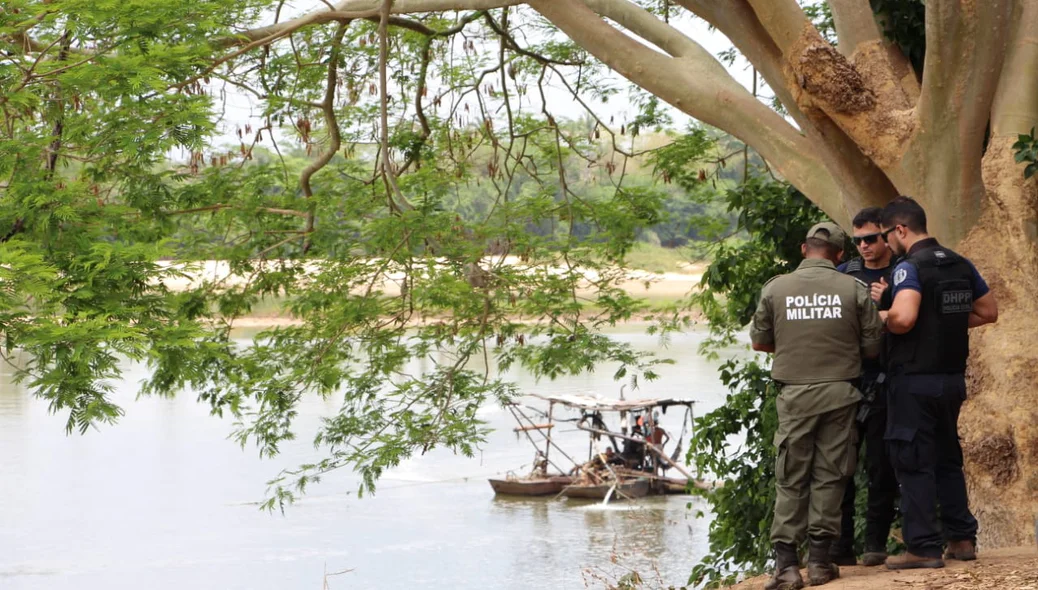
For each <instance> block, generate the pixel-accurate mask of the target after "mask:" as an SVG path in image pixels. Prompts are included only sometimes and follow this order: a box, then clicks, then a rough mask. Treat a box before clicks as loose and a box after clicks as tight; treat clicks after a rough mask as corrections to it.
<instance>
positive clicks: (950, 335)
mask: <svg viewBox="0 0 1038 590" xmlns="http://www.w3.org/2000/svg"><path fill="white" fill-rule="evenodd" d="M906 262H908V263H910V264H912V265H914V266H915V267H916V270H917V271H918V273H919V284H920V285H921V286H922V301H920V303H919V317H918V318H917V319H916V321H915V326H914V327H913V328H912V329H911V330H909V331H908V333H906V334H888V340H887V341H888V342H889V345H890V350H889V351H888V353H887V359H888V362H889V366H890V369H891V372H893V373H894V374H898V373H900V374H913V373H962V372H964V371H965V370H966V358H967V357H968V356H969V316H970V312H971V311H972V310H973V290H974V287H975V286H976V285H975V284H974V279H973V271H972V269H971V268H970V265H969V263H968V262H967V261H966V259H965V258H963V257H962V256H959V255H958V254H956V253H955V252H952V251H951V250H949V249H947V248H944V247H943V246H941V245H939V244H937V241H936V240H934V241H933V245H932V246H930V245H928V246H927V247H924V248H921V249H919V250H917V251H915V252H912V253H911V254H910V255H909V256H908V258H907V259H906Z"/></svg>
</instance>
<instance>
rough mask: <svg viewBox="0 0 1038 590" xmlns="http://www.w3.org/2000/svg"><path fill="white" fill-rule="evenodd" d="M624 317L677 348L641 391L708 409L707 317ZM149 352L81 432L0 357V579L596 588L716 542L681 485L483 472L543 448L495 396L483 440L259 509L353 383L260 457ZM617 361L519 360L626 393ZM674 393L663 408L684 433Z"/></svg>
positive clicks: (309, 406) (564, 432) (656, 344)
mask: <svg viewBox="0 0 1038 590" xmlns="http://www.w3.org/2000/svg"><path fill="white" fill-rule="evenodd" d="M614 335H615V336H616V337H617V338H619V339H622V340H624V341H627V342H630V343H631V344H632V345H634V346H635V347H636V348H637V349H639V350H652V351H655V352H657V353H659V354H660V355H661V356H665V357H668V358H672V359H675V360H676V361H677V363H676V364H675V365H668V366H663V367H662V368H661V369H660V371H659V372H660V374H661V378H660V379H659V380H658V381H656V382H653V383H650V384H643V385H642V388H641V389H640V390H638V391H635V392H632V391H629V390H628V391H627V392H626V397H627V398H628V399H631V398H635V397H660V396H672V395H676V396H689V397H693V398H695V399H697V400H700V403H699V404H698V405H697V406H696V413H697V414H701V413H702V412H705V411H708V410H710V409H712V408H714V407H716V406H717V404H719V403H721V401H722V400H723V398H724V389H723V387H722V386H721V385H720V383H719V382H718V379H717V370H716V367H717V362H715V361H710V360H707V359H706V358H704V357H701V356H699V355H698V354H697V346H698V345H699V343H700V342H701V341H702V339H703V337H704V336H705V334H704V333H703V332H701V331H692V332H689V333H686V334H682V335H677V336H674V337H672V338H671V339H670V341H669V342H668V343H667V346H666V347H664V346H661V343H660V341H659V339H658V338H657V337H655V336H650V335H647V334H645V333H644V331H643V330H642V329H641V328H638V327H632V326H628V327H624V328H620V329H617V330H615V331H614ZM145 371H146V369H145V368H144V367H142V366H128V367H127V373H126V375H125V379H124V380H123V381H122V382H121V383H119V384H117V394H116V395H117V398H118V399H120V400H121V401H123V402H124V409H125V410H126V415H125V416H124V417H123V418H122V419H121V420H120V421H119V423H118V424H116V425H115V426H103V427H101V428H100V430H99V431H91V432H88V433H87V434H86V435H83V436H81V435H79V434H73V435H70V436H66V435H65V432H64V419H65V417H64V416H55V415H50V414H49V413H48V411H47V405H46V403H45V402H43V401H40V400H38V399H35V398H33V397H32V396H31V395H30V394H29V393H28V392H27V391H26V389H25V388H24V387H22V386H18V385H14V384H12V383H11V375H10V369H9V367H3V368H0V503H2V510H0V588H2V589H4V590H26V589H37V588H39V589H48V590H63V589H76V590H94V589H97V590H101V589H104V590H116V589H123V588H126V589H131V588H132V589H135V590H137V589H142V588H147V589H150V590H187V589H199V588H201V589H209V588H212V589H220V590H228V589H237V588H241V589H246V588H247V589H253V590H255V589H311V590H321V589H322V588H323V587H324V586H323V585H324V583H325V581H327V587H328V588H330V589H332V590H338V589H347V588H349V589H354V588H363V589H367V588H394V589H395V588H431V589H447V588H451V589H454V588H478V589H481V590H489V589H513V588H515V589H519V588H585V587H590V588H600V587H603V584H604V582H603V580H605V581H615V580H617V579H618V578H619V577H620V576H622V575H624V574H625V573H627V572H629V571H631V570H636V571H638V572H639V574H641V576H642V577H643V578H645V579H650V580H657V579H659V580H662V581H663V582H665V583H667V584H675V585H681V584H683V583H684V582H685V581H686V579H687V577H688V573H689V571H690V570H691V568H692V566H693V565H694V564H695V563H696V562H697V560H698V559H699V557H701V556H702V555H703V554H704V553H705V552H706V550H707V539H706V528H707V525H708V520H707V519H705V518H697V517H696V513H697V512H698V511H701V510H702V511H705V510H706V508H707V507H706V505H705V503H703V502H701V501H700V500H698V499H693V498H689V497H686V496H670V497H664V498H649V499H644V500H640V501H638V502H636V503H632V504H624V503H614V504H611V505H609V506H606V507H603V506H601V505H600V504H598V503H588V502H576V501H572V500H565V499H558V500H556V499H551V498H548V499H519V500H515V499H501V498H495V497H494V494H493V492H492V490H491V489H490V486H489V485H488V484H487V482H486V478H487V477H488V476H491V475H495V474H504V473H505V472H506V471H508V470H515V471H517V472H520V473H521V472H523V471H525V470H526V469H528V468H529V467H528V466H529V463H530V461H531V459H532V457H533V452H532V448H531V446H530V443H529V441H527V440H526V439H525V438H519V437H517V436H516V434H515V433H514V432H512V427H513V426H514V422H513V419H512V417H511V415H510V414H509V413H508V412H507V411H506V410H504V409H502V408H500V407H486V408H484V409H483V417H484V418H485V419H486V420H487V421H488V422H489V423H490V424H491V425H492V426H493V427H494V428H495V431H494V433H493V434H492V435H491V436H490V438H489V440H488V442H487V444H486V445H484V446H483V449H482V452H481V453H479V454H477V456H476V457H475V458H472V459H468V458H464V457H456V456H453V455H452V454H450V453H449V452H438V451H434V452H432V453H430V454H428V455H426V456H424V457H419V458H414V459H412V460H409V461H407V462H405V463H404V464H402V465H400V466H399V467H398V468H395V469H393V470H392V471H391V472H389V473H387V474H386V475H385V476H384V478H383V479H382V480H381V482H380V485H379V487H378V489H377V493H376V494H375V495H374V496H371V497H364V498H357V497H356V496H355V495H354V493H353V492H354V491H355V490H356V489H357V479H356V477H355V476H353V475H352V474H350V473H335V474H331V475H329V476H326V478H325V479H324V480H323V481H322V482H321V483H320V484H318V485H317V486H314V487H312V488H310V489H309V492H308V494H307V495H306V496H305V497H304V498H303V499H302V500H301V501H300V502H298V503H296V504H295V505H293V506H290V507H289V508H288V509H287V511H286V512H285V514H284V515H282V514H280V513H274V514H270V513H266V512H262V511H260V509H259V507H258V503H259V502H260V501H261V500H262V499H263V498H264V493H265V488H266V485H265V484H266V482H267V481H268V480H270V479H271V478H272V477H274V476H275V475H277V473H278V472H279V471H280V470H281V469H282V468H285V467H295V466H297V465H299V464H300V463H302V462H306V461H309V460H313V459H316V458H318V455H317V454H316V452H315V451H314V450H313V448H312V446H311V444H310V442H309V441H310V440H311V435H312V433H313V432H314V431H315V429H316V427H317V425H318V421H319V419H320V417H321V416H326V415H329V414H332V413H334V412H335V411H336V409H337V407H338V402H337V401H335V400H328V401H325V400H322V399H320V398H319V397H316V396H313V397H308V398H305V399H304V401H303V403H302V405H301V407H300V408H299V418H298V420H297V425H298V429H297V432H298V433H299V439H298V440H297V441H294V442H293V443H291V444H286V445H284V446H283V449H282V454H281V455H280V456H279V457H277V458H276V459H272V460H261V459H259V458H258V456H257V453H256V452H255V450H254V449H252V448H246V449H245V450H242V449H241V448H240V447H239V446H237V445H236V444H235V443H233V442H232V441H230V440H228V438H227V435H228V434H229V433H230V431H231V429H232V426H231V423H230V421H229V420H221V419H218V418H215V417H212V416H210V415H209V414H208V411H207V409H206V408H205V407H204V406H203V405H201V404H198V403H197V402H196V401H195V399H194V396H193V395H192V394H191V393H190V392H187V393H184V394H181V395H179V396H177V397H176V398H174V399H158V398H144V399H141V400H139V401H136V402H135V401H133V400H134V397H135V396H136V393H137V384H138V383H139V382H140V381H141V380H142V379H143V378H145V377H146V372H145ZM612 375H613V370H612V369H611V368H609V367H602V368H600V369H599V370H598V371H596V372H594V373H591V374H588V375H582V376H579V377H570V378H563V379H559V380H557V381H554V382H547V381H542V382H536V381H535V380H534V379H532V378H531V377H530V376H529V375H526V374H523V373H521V372H518V371H513V372H512V373H511V374H510V377H511V378H513V379H515V380H516V381H517V382H518V383H519V384H520V386H521V388H522V389H523V390H524V391H528V392H539V393H545V394H548V393H579V394H587V393H597V394H599V395H601V396H603V397H617V396H618V393H619V384H618V383H616V382H614V381H613V380H612ZM529 401H530V405H535V402H536V400H529ZM677 410H678V409H677V408H674V409H672V410H671V411H670V412H669V413H668V414H666V415H664V416H663V420H662V422H663V425H664V427H665V428H666V430H667V431H668V432H669V433H671V434H672V436H674V437H675V438H676V436H677V434H678V433H680V432H681V425H682V418H683V417H684V416H683V413H682V412H679V411H677ZM557 415H558V414H557ZM572 416H573V415H572V414H569V415H566V414H563V417H572ZM611 425H612V426H614V427H615V426H616V424H615V423H613V424H611ZM556 436H557V437H558V439H559V440H560V442H561V445H562V446H563V448H565V449H567V452H570V453H571V454H572V455H573V456H574V458H576V459H586V457H587V453H588V439H587V437H586V435H585V434H584V433H581V432H577V431H575V430H574V429H573V428H572V427H571V426H569V425H567V424H565V423H562V424H561V425H560V428H559V429H558V432H557V433H556ZM673 444H674V442H673V441H672V442H671V443H669V444H668V446H667V448H666V450H667V451H668V452H670V451H671V450H672V449H673ZM553 458H558V455H557V454H556V455H555V457H553ZM560 465H565V464H564V463H560ZM671 475H674V474H673V472H671ZM707 518H709V517H707ZM341 571H345V573H341V574H339V575H334V576H328V577H327V578H326V577H325V574H326V573H329V574H331V573H335V572H341Z"/></svg>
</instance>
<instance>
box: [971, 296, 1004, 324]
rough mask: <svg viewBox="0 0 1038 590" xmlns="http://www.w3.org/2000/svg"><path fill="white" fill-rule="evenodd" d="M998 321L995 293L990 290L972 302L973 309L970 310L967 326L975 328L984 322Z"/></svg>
mask: <svg viewBox="0 0 1038 590" xmlns="http://www.w3.org/2000/svg"><path fill="white" fill-rule="evenodd" d="M997 321H998V302H997V301H995V294H994V293H991V292H990V291H989V292H988V293H987V294H986V295H984V296H983V297H981V298H980V299H978V300H976V301H974V302H973V310H972V311H971V312H970V319H969V326H970V327H971V328H976V327H977V326H983V325H984V324H993V323H995V322H997Z"/></svg>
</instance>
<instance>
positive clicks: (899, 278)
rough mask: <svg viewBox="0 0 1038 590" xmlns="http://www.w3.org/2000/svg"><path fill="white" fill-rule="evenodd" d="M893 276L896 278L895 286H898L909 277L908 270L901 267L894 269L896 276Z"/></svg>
mask: <svg viewBox="0 0 1038 590" xmlns="http://www.w3.org/2000/svg"><path fill="white" fill-rule="evenodd" d="M893 278H894V286H895V287H896V286H898V285H900V284H901V283H903V282H905V279H907V278H908V271H907V270H905V269H903V268H899V269H897V270H895V271H894V277H893Z"/></svg>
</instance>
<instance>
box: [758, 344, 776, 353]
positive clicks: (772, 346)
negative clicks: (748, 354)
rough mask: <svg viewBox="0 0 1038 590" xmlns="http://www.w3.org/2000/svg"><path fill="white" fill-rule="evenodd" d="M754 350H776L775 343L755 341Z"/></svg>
mask: <svg viewBox="0 0 1038 590" xmlns="http://www.w3.org/2000/svg"><path fill="white" fill-rule="evenodd" d="M753 350H756V351H757V352H775V343H774V342H770V343H768V344H763V343H759V342H754V343H753Z"/></svg>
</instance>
